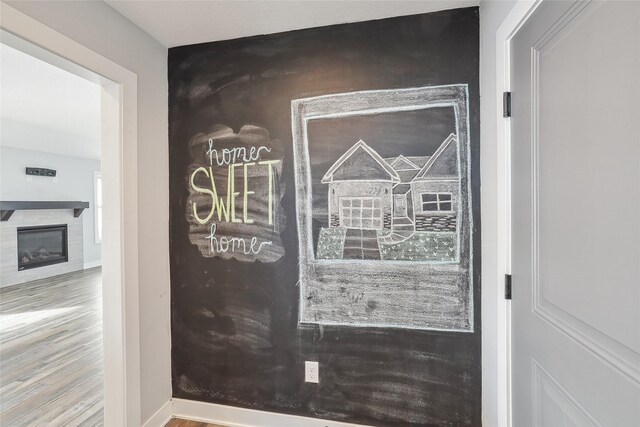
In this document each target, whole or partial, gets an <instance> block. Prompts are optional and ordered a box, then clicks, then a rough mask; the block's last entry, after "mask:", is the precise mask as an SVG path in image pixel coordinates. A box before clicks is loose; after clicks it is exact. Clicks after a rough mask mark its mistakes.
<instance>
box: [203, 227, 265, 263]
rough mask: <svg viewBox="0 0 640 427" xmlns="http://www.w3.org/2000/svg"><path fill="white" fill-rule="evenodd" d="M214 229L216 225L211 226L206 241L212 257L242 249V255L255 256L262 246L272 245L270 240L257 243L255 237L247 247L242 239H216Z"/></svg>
mask: <svg viewBox="0 0 640 427" xmlns="http://www.w3.org/2000/svg"><path fill="white" fill-rule="evenodd" d="M216 229H217V226H216V224H211V233H210V234H209V235H208V236H207V239H208V240H209V251H210V252H211V254H212V255H215V254H216V253H220V252H222V253H225V252H229V250H231V252H236V249H238V250H240V248H242V253H244V254H245V255H249V254H254V255H257V254H259V253H260V251H261V250H262V248H263V246H267V245H272V244H273V242H272V241H270V240H267V241H262V242H258V238H257V237H255V236H254V237H251V239H250V240H249V242H250V243H249V245H247V240H246V239H244V238H242V237H226V236H221V237H220V238H218V237H216ZM247 246H248V249H247ZM256 246H257V248H256Z"/></svg>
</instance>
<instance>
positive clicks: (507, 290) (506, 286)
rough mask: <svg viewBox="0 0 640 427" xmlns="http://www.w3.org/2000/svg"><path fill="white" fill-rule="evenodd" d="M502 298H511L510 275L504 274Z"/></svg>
mask: <svg viewBox="0 0 640 427" xmlns="http://www.w3.org/2000/svg"><path fill="white" fill-rule="evenodd" d="M504 299H511V275H510V274H505V275H504Z"/></svg>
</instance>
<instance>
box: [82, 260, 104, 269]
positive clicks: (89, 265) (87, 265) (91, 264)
mask: <svg viewBox="0 0 640 427" xmlns="http://www.w3.org/2000/svg"><path fill="white" fill-rule="evenodd" d="M101 265H102V260H101V259H99V260H97V261H91V262H85V263H84V265H83V268H84V269H85V270H86V269H87V268H93V267H100V266H101Z"/></svg>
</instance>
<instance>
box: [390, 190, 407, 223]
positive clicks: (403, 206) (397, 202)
mask: <svg viewBox="0 0 640 427" xmlns="http://www.w3.org/2000/svg"><path fill="white" fill-rule="evenodd" d="M393 216H394V217H396V218H398V217H406V216H407V195H406V194H395V195H394V196H393Z"/></svg>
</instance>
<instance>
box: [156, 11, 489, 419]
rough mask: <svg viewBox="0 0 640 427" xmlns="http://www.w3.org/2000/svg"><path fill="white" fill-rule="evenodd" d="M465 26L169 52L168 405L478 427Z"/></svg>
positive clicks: (466, 16)
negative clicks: (312, 375)
mask: <svg viewBox="0 0 640 427" xmlns="http://www.w3.org/2000/svg"><path fill="white" fill-rule="evenodd" d="M363 7H366V4H363ZM478 30H479V22H478V9H477V8H465V9H455V10H448V11H442V12H436V13H430V14H423V15H415V16H407V17H400V18H391V19H384V20H378V21H370V22H363V23H355V24H344V25H335V26H330V27H322V28H313V29H307V30H300V31H292V32H286V33H280V34H273V35H267V36H257V37H250V38H244V39H238V40H230V41H222V42H213V43H206V44H199V45H191V46H181V47H175V48H172V49H170V50H169V59H168V61H169V160H170V166H169V167H170V239H171V241H170V249H171V331H172V381H173V396H174V397H179V398H183V399H193V400H199V401H205V402H214V403H221V404H225V405H233V406H239V407H244V408H252V409H259V410H265V411H275V412H282V413H287V414H297V415H303V416H310V417H319V418H325V419H331V420H340V421H346V422H352V423H360V424H368V425H375V426H418V425H420V426H425V425H448V426H454V425H480V424H481V421H480V417H481V360H480V354H481V353H480V199H479V189H480V181H479V179H480V173H479V152H480V151H479V144H480V140H479V95H478V93H479V87H478V70H479V68H478V65H479V32H478ZM305 361H318V362H319V368H320V382H319V384H313V383H306V382H305V381H304V363H305Z"/></svg>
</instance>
